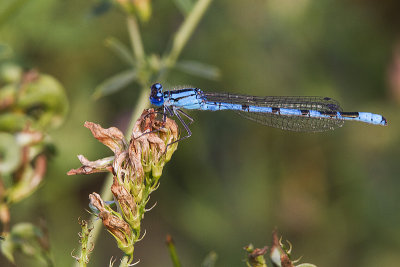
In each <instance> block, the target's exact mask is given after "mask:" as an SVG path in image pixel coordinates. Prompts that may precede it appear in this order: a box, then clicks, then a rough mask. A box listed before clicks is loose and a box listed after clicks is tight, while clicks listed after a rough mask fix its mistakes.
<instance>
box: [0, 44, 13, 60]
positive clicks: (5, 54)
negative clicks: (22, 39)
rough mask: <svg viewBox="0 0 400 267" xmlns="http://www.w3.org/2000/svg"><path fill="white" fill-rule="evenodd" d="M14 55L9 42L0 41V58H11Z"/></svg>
mask: <svg viewBox="0 0 400 267" xmlns="http://www.w3.org/2000/svg"><path fill="white" fill-rule="evenodd" d="M11 55H12V49H11V47H10V46H9V45H7V44H1V43H0V60H4V59H7V58H10V57H11Z"/></svg>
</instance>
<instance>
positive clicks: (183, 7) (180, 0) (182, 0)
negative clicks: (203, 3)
mask: <svg viewBox="0 0 400 267" xmlns="http://www.w3.org/2000/svg"><path fill="white" fill-rule="evenodd" d="M174 2H175V5H176V6H177V7H178V8H179V10H180V11H181V13H182V14H183V15H185V16H186V15H187V14H189V12H190V11H191V10H192V8H193V6H194V1H193V0H174Z"/></svg>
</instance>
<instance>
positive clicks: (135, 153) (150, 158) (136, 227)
mask: <svg viewBox="0 0 400 267" xmlns="http://www.w3.org/2000/svg"><path fill="white" fill-rule="evenodd" d="M85 127H87V128H89V129H90V130H91V131H92V134H93V136H94V137H95V138H96V139H97V140H99V141H100V142H102V143H103V144H105V145H106V146H108V147H109V148H110V149H111V150H112V151H113V153H114V156H112V157H107V158H104V159H99V160H96V161H89V160H87V159H86V158H85V157H84V156H82V155H79V156H78V158H79V160H80V162H81V163H82V165H83V166H82V167H80V168H78V169H74V170H70V171H69V172H68V175H73V174H90V173H95V172H107V171H108V172H111V173H112V174H113V175H114V177H113V185H112V187H111V191H112V193H113V195H114V200H115V202H116V203H117V204H118V210H117V211H115V210H113V209H112V208H111V207H110V206H109V205H107V204H106V203H105V202H104V201H103V200H102V199H101V197H100V196H99V195H98V194H96V193H93V194H91V195H90V196H89V198H90V203H91V206H92V207H95V209H96V212H98V217H99V218H100V219H101V220H102V221H103V224H104V226H105V227H106V228H107V230H108V231H109V232H110V233H111V234H112V235H113V236H114V237H115V239H116V240H117V243H118V246H119V248H120V249H121V250H122V251H124V253H125V254H126V255H129V256H130V261H132V255H133V249H134V244H135V243H136V242H137V241H138V240H139V237H140V223H141V219H142V218H143V216H144V213H145V212H146V209H145V206H146V204H147V202H148V199H149V195H150V194H151V193H152V192H153V191H154V190H156V189H157V187H158V184H159V179H160V177H161V174H162V169H163V167H164V165H165V163H166V162H168V161H169V160H170V159H171V156H172V154H173V153H174V152H175V150H176V148H177V146H178V144H177V143H174V144H172V145H168V144H170V143H173V142H174V141H176V140H178V139H179V129H178V126H177V125H176V123H175V122H174V121H173V120H171V119H169V118H166V121H163V120H160V119H158V118H157V116H156V113H155V112H154V110H153V109H149V110H144V111H143V113H142V115H141V117H140V118H139V120H138V121H137V122H136V124H135V126H134V128H133V131H132V134H131V140H129V142H127V141H126V140H125V138H124V136H123V134H122V132H121V131H120V130H118V129H117V128H115V127H111V128H108V129H104V128H102V127H101V126H100V125H98V124H95V123H92V122H86V123H85Z"/></svg>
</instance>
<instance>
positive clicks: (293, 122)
mask: <svg viewBox="0 0 400 267" xmlns="http://www.w3.org/2000/svg"><path fill="white" fill-rule="evenodd" d="M150 102H151V104H153V105H155V106H157V107H161V108H163V112H164V114H169V115H171V116H174V115H175V116H176V117H177V118H178V119H179V121H180V122H181V123H182V125H183V126H184V127H185V129H186V131H187V136H185V137H183V138H181V140H182V139H184V138H188V137H190V136H191V134H192V133H191V131H190V129H189V127H188V125H187V124H186V123H185V121H184V120H183V119H182V116H181V115H183V116H185V117H186V118H187V119H189V121H190V123H191V122H193V119H192V118H191V117H190V116H189V115H188V114H186V113H185V112H184V111H183V110H182V109H198V110H210V111H217V110H233V111H235V112H237V113H238V114H240V115H242V116H243V117H245V118H247V119H249V120H252V121H255V122H258V123H260V124H263V125H267V126H271V127H275V128H279V129H283V130H289V131H299V132H322V131H327V130H334V129H336V128H338V127H342V126H343V124H344V122H345V121H360V122H365V123H368V124H375V125H387V121H386V119H385V118H384V117H383V116H381V115H378V114H373V113H369V112H344V111H343V110H342V108H341V107H340V105H339V103H338V102H337V101H336V100H334V99H332V98H329V97H318V96H265V97H259V96H249V95H238V94H231V93H210V92H204V91H202V90H200V89H199V88H182V89H177V90H170V91H163V87H162V85H161V84H160V83H155V84H153V85H152V86H151V94H150Z"/></svg>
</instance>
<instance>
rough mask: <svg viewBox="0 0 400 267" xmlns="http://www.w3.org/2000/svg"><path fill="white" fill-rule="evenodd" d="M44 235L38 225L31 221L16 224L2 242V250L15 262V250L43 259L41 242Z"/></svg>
mask: <svg viewBox="0 0 400 267" xmlns="http://www.w3.org/2000/svg"><path fill="white" fill-rule="evenodd" d="M42 237H43V233H42V231H41V230H40V229H39V228H38V227H36V226H34V225H32V224H30V223H19V224H16V225H14V226H13V228H12V229H11V232H10V233H9V234H8V235H7V236H6V238H5V240H4V241H2V242H1V243H0V245H1V252H2V253H3V255H4V256H5V257H6V258H7V259H8V260H9V261H11V262H14V256H13V254H14V253H15V252H22V253H24V254H25V255H29V256H33V257H35V258H37V259H41V260H43V256H42V255H43V248H41V247H40V244H39V240H40V239H41V238H42Z"/></svg>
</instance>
